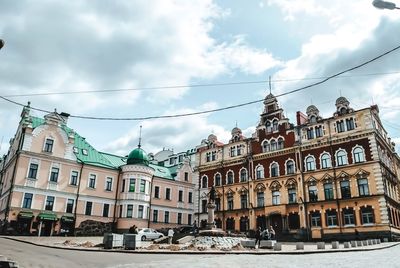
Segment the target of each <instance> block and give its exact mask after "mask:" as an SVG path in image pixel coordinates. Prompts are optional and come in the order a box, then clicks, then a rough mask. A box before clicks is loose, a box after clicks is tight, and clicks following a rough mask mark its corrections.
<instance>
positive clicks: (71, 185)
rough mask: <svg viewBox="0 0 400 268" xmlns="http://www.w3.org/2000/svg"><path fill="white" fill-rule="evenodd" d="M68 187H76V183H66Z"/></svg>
mask: <svg viewBox="0 0 400 268" xmlns="http://www.w3.org/2000/svg"><path fill="white" fill-rule="evenodd" d="M68 186H69V187H74V188H78V185H76V184H68Z"/></svg>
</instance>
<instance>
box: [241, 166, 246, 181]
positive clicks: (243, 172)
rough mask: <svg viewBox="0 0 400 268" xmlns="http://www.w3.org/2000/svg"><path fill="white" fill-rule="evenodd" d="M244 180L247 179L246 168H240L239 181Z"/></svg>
mask: <svg viewBox="0 0 400 268" xmlns="http://www.w3.org/2000/svg"><path fill="white" fill-rule="evenodd" d="M246 181H247V170H246V169H241V170H240V182H246Z"/></svg>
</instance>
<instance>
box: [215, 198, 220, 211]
mask: <svg viewBox="0 0 400 268" xmlns="http://www.w3.org/2000/svg"><path fill="white" fill-rule="evenodd" d="M220 210H221V198H215V211H220Z"/></svg>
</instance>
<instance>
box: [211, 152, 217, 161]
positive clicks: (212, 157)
mask: <svg viewBox="0 0 400 268" xmlns="http://www.w3.org/2000/svg"><path fill="white" fill-rule="evenodd" d="M215 160H217V152H216V151H214V152H211V161H215Z"/></svg>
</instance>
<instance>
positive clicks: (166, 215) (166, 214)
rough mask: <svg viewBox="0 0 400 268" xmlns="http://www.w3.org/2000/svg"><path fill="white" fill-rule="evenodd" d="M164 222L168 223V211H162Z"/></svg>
mask: <svg viewBox="0 0 400 268" xmlns="http://www.w3.org/2000/svg"><path fill="white" fill-rule="evenodd" d="M164 223H169V211H165V212H164Z"/></svg>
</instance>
